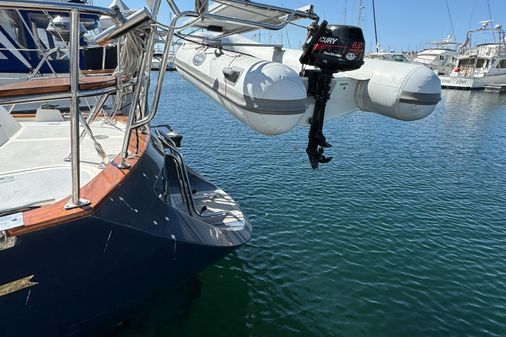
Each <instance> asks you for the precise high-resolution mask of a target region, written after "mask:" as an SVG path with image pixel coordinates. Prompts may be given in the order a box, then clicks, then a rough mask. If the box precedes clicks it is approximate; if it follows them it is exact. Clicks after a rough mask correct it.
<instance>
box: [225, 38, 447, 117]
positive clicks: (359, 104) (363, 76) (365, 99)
mask: <svg viewBox="0 0 506 337" xmlns="http://www.w3.org/2000/svg"><path fill="white" fill-rule="evenodd" d="M221 43H223V49H228V50H232V51H236V52H239V53H245V54H248V55H251V56H254V57H257V58H259V59H262V60H273V61H275V62H279V63H283V64H286V65H288V66H290V67H291V68H292V69H294V70H295V71H297V72H299V71H300V70H301V64H300V62H299V57H300V55H301V51H300V50H294V49H285V48H274V47H265V46H264V47H255V44H258V43H257V42H256V41H253V40H250V39H247V38H245V37H243V36H239V35H234V36H227V37H224V38H221ZM440 100H441V82H440V80H439V78H438V76H437V75H436V74H434V72H432V71H431V70H430V69H427V67H424V66H423V65H420V64H412V63H399V62H392V61H384V60H373V59H368V58H366V59H364V64H363V65H362V67H361V68H360V69H358V70H353V71H347V72H345V73H338V74H335V75H334V80H333V82H332V91H331V93H330V99H329V101H328V102H327V110H326V112H325V116H326V118H325V119H331V118H336V117H340V116H342V115H343V114H346V113H349V112H352V111H356V110H362V111H370V112H375V113H379V114H381V115H384V116H387V117H392V118H395V119H400V120H404V121H412V120H417V119H421V118H424V117H426V116H428V115H429V114H431V113H432V111H434V109H435V108H436V105H437V103H438V102H439V101H440ZM309 104H312V102H311V101H310V102H309ZM312 111H313V106H312V105H309V106H308V113H307V114H306V116H304V118H303V119H302V120H301V124H303V125H307V120H308V119H309V118H310V117H311V113H312Z"/></svg>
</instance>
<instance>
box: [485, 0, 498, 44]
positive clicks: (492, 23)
mask: <svg viewBox="0 0 506 337" xmlns="http://www.w3.org/2000/svg"><path fill="white" fill-rule="evenodd" d="M487 7H488V18H489V19H490V25H491V26H492V27H491V28H492V29H493V28H494V21H493V20H492V11H491V10H490V0H487ZM492 36H493V37H494V43H497V41H496V39H495V32H494V30H492Z"/></svg>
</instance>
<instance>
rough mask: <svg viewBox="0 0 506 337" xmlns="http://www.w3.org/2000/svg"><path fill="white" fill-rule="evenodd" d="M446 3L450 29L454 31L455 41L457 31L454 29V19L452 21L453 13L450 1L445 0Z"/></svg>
mask: <svg viewBox="0 0 506 337" xmlns="http://www.w3.org/2000/svg"><path fill="white" fill-rule="evenodd" d="M445 2H446V10H447V11H448V17H449V19H450V27H451V29H452V36H453V38H454V39H456V38H457V37H456V36H455V29H454V28H453V19H452V13H451V11H450V6H449V5H448V0H445Z"/></svg>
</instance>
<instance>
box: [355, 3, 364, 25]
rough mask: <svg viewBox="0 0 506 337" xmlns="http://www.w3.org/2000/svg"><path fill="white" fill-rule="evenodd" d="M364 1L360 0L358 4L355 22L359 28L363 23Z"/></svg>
mask: <svg viewBox="0 0 506 337" xmlns="http://www.w3.org/2000/svg"><path fill="white" fill-rule="evenodd" d="M364 8H365V6H364V0H360V2H359V4H358V20H357V26H359V27H361V26H362V22H363V21H364Z"/></svg>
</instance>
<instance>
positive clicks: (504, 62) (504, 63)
mask: <svg viewBox="0 0 506 337" xmlns="http://www.w3.org/2000/svg"><path fill="white" fill-rule="evenodd" d="M497 68H506V59H504V60H501V61H499V64H498V65H497Z"/></svg>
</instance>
